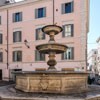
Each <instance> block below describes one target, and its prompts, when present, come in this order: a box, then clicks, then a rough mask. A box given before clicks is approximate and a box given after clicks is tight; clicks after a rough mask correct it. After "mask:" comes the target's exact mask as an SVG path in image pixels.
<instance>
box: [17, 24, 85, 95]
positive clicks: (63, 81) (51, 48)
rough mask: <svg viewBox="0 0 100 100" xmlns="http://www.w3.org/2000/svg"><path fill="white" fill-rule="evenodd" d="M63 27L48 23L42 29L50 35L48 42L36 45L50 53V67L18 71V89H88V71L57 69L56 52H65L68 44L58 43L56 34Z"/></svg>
mask: <svg viewBox="0 0 100 100" xmlns="http://www.w3.org/2000/svg"><path fill="white" fill-rule="evenodd" d="M62 30H63V29H62V28H61V27H60V26H57V25H48V26H45V27H43V28H42V31H43V32H44V33H45V34H47V35H49V36H50V40H49V42H48V43H46V44H40V45H38V46H36V49H37V50H38V51H39V52H40V53H44V54H48V55H49V61H48V62H47V64H48V65H49V68H48V69H47V71H32V72H23V71H22V72H16V73H15V74H16V89H19V90H21V91H24V92H36V93H39V92H40V93H61V94H69V93H78V92H79V93H80V92H83V91H85V90H86V89H87V73H84V72H70V71H57V70H56V68H55V65H56V64H57V62H56V60H55V55H56V54H61V53H64V52H65V51H66V50H67V46H66V45H63V44H59V43H56V42H55V40H54V36H55V35H57V34H58V33H60V32H62Z"/></svg>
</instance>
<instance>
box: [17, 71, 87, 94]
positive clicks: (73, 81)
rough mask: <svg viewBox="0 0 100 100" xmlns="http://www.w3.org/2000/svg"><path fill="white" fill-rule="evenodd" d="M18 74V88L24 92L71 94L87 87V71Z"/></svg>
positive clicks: (82, 90)
mask: <svg viewBox="0 0 100 100" xmlns="http://www.w3.org/2000/svg"><path fill="white" fill-rule="evenodd" d="M16 75H17V77H16V89H19V90H22V91H24V92H37V93H61V94H69V93H80V92H84V91H85V90H86V89H87V73H75V72H65V71H64V72H58V71H57V72H51V71H47V72H46V71H41V72H39V71H37V72H23V73H19V72H18V73H16Z"/></svg>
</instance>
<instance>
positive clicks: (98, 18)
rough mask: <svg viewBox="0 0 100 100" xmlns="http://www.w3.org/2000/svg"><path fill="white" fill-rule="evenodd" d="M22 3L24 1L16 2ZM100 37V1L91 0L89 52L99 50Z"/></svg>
mask: <svg viewBox="0 0 100 100" xmlns="http://www.w3.org/2000/svg"><path fill="white" fill-rule="evenodd" d="M16 1H22V0H16ZM99 36H100V0H90V16H89V33H88V52H89V51H90V50H91V49H95V48H97V43H96V40H97V38H98V37H99Z"/></svg>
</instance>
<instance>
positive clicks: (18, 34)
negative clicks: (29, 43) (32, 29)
mask: <svg viewBox="0 0 100 100" xmlns="http://www.w3.org/2000/svg"><path fill="white" fill-rule="evenodd" d="M21 40H22V33H21V31H16V32H13V42H21Z"/></svg>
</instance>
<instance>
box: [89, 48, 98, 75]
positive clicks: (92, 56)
mask: <svg viewBox="0 0 100 100" xmlns="http://www.w3.org/2000/svg"><path fill="white" fill-rule="evenodd" d="M97 57H98V50H97V49H92V50H91V51H90V52H89V54H88V71H91V72H92V73H94V74H98V62H97Z"/></svg>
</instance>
